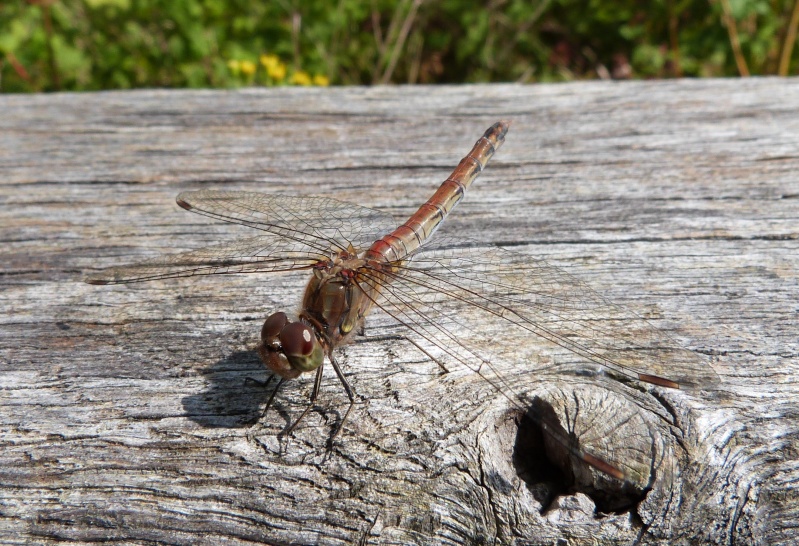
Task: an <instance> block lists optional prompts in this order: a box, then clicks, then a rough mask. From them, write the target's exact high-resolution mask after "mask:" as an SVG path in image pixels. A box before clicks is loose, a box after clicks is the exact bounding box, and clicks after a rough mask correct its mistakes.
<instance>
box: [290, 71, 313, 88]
mask: <svg viewBox="0 0 799 546" xmlns="http://www.w3.org/2000/svg"><path fill="white" fill-rule="evenodd" d="M291 83H293V84H294V85H311V77H310V76H309V75H308V73H307V72H304V71H302V70H298V71H297V72H295V73H294V74H292V75H291Z"/></svg>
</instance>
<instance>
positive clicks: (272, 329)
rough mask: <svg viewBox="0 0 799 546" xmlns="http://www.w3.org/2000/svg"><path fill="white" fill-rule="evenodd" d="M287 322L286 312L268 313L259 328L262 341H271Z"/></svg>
mask: <svg viewBox="0 0 799 546" xmlns="http://www.w3.org/2000/svg"><path fill="white" fill-rule="evenodd" d="M288 322H289V318H288V317H287V316H286V313H284V312H282V311H280V312H278V313H273V314H271V315H269V317H267V319H266V320H265V321H264V325H263V327H262V328H261V340H263V342H264V343H272V341H273V340H275V339H277V337H278V336H279V335H280V332H282V331H283V328H285V326H286V324H288Z"/></svg>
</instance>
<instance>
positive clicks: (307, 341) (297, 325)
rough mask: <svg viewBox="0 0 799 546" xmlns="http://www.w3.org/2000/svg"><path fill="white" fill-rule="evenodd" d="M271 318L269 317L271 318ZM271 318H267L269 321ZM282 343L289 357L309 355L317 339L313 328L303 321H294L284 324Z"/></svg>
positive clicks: (281, 336)
mask: <svg viewBox="0 0 799 546" xmlns="http://www.w3.org/2000/svg"><path fill="white" fill-rule="evenodd" d="M275 314H277V313H275ZM272 316H274V315H272ZM284 316H285V315H284ZM271 318H272V317H269V319H271ZM269 319H267V322H269ZM264 329H266V324H264ZM280 345H281V347H283V352H284V353H285V354H286V356H288V357H289V358H291V357H292V356H308V355H310V354H311V353H312V352H313V351H314V349H315V347H316V339H315V338H314V335H313V332H311V329H310V328H308V327H307V326H306V325H304V324H303V323H302V322H292V323H291V324H289V325H287V326H284V327H283V329H282V330H281V331H280Z"/></svg>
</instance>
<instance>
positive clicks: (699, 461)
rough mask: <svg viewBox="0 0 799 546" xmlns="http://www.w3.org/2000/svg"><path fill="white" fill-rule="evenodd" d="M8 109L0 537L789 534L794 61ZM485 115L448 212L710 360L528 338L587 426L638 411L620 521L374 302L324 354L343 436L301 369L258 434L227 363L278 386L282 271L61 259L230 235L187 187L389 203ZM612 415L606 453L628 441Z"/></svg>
mask: <svg viewBox="0 0 799 546" xmlns="http://www.w3.org/2000/svg"><path fill="white" fill-rule="evenodd" d="M0 112H2V115H0V199H2V201H1V202H2V206H0V237H2V241H3V247H2V250H0V252H1V253H2V255H1V258H2V264H3V265H2V269H1V270H2V280H0V283H2V284H1V285H0V287H1V289H0V306H2V307H1V308H2V314H1V316H2V328H0V408H2V411H0V419H2V422H3V426H2V429H1V430H2V438H3V446H4V449H3V451H2V454H1V455H0V462H2V466H0V468H2V470H0V476H2V478H1V479H2V481H1V482H0V506H2V509H0V537H2V539H3V542H8V543H13V542H17V543H24V542H26V541H33V542H44V543H47V542H61V541H68V540H74V541H82V542H87V541H90V540H99V539H105V540H109V539H110V540H117V541H121V542H124V541H128V542H145V541H152V542H156V543H161V542H163V543H166V542H169V543H197V542H206V543H214V542H219V541H222V540H227V541H229V542H232V543H251V542H269V543H286V542H294V543H316V542H318V543H324V544H337V543H352V542H356V541H358V542H361V543H398V544H400V543H403V544H404V543H420V544H426V543H432V542H441V543H464V542H473V543H474V542H491V541H496V542H498V543H503V544H504V543H513V542H529V543H555V542H557V541H558V540H568V541H569V542H570V543H575V544H583V543H586V544H587V543H594V542H595V541H600V542H618V543H631V542H633V541H635V540H640V541H641V542H644V543H654V544H657V543H663V544H670V543H673V542H684V543H688V542H692V541H705V542H710V543H724V544H728V543H737V544H741V543H744V544H746V543H768V544H773V543H779V542H783V543H792V542H795V541H796V540H797V537H796V531H795V521H796V520H797V518H798V517H799V514H797V507H798V506H799V505H798V504H797V494H796V490H797V487H796V483H797V470H796V462H795V461H796V458H797V445H799V444H798V443H797V434H796V430H797V411H796V409H795V408H796V405H797V387H796V383H797V381H796V377H797V376H796V373H797V365H798V364H799V358H797V353H798V352H799V343H797V336H796V326H797V322H798V321H797V304H796V302H797V296H798V295H799V285H798V284H797V269H798V268H799V252H797V242H796V240H797V235H798V234H799V229H798V228H797V225H799V224H798V223H797V220H798V217H799V208H798V207H797V197H799V181H797V175H796V173H797V171H798V170H799V169H797V167H799V153H797V144H799V113H797V112H799V83H797V82H796V81H795V80H777V79H759V80H723V81H722V80H702V81H671V82H634V83H624V84H618V83H616V84H611V83H599V82H597V83H576V84H569V85H541V86H515V85H492V86H457V87H426V88H417V87H412V88H402V87H399V88H398V87H377V88H344V89H335V88H333V89H270V90H244V91H237V92H216V91H177V92H175V91H137V92H125V93H117V92H114V93H96V94H55V95H29V96H13V95H7V96H0ZM500 118H512V119H513V122H514V124H513V126H512V128H511V131H510V133H509V135H508V137H507V141H506V144H505V146H504V147H503V148H502V150H501V151H500V152H499V153H498V154H497V156H496V157H495V158H494V159H493V160H492V163H491V164H490V165H489V167H488V169H487V171H486V173H485V174H484V175H483V176H482V178H481V179H479V180H478V181H477V182H476V184H475V185H474V186H473V187H472V188H471V189H470V191H469V194H468V195H467V197H466V199H465V200H464V202H463V203H462V204H461V205H460V206H459V208H458V209H457V210H456V211H455V213H454V214H453V216H452V217H451V218H449V219H448V220H447V222H446V223H445V225H444V227H442V228H441V230H440V231H441V233H449V234H456V235H459V236H461V235H462V236H465V237H470V238H473V239H478V240H480V241H483V242H486V243H498V244H502V245H506V246H509V247H513V249H514V250H516V251H519V252H523V253H528V254H530V255H533V256H536V257H544V258H546V259H547V260H549V261H550V262H551V263H553V264H556V265H559V266H562V267H564V268H566V269H567V270H568V271H570V272H572V273H573V274H575V275H577V276H578V277H580V278H581V279H583V280H584V281H586V282H587V283H588V284H589V285H591V286H592V287H594V288H595V289H596V290H597V291H599V292H601V293H603V294H604V295H606V296H608V297H609V298H610V299H612V300H614V301H616V302H617V303H620V304H622V305H624V306H627V307H630V308H631V309H633V310H634V311H636V312H637V313H639V314H640V315H643V316H645V317H647V318H648V319H650V320H652V321H653V322H654V323H655V324H656V325H657V326H658V327H661V328H663V329H665V330H667V331H669V332H670V333H671V334H672V335H674V336H675V337H676V338H678V339H679V340H680V341H681V342H683V343H684V344H685V345H686V346H687V347H689V348H691V349H694V350H696V351H699V352H700V353H704V354H711V355H713V366H714V368H715V370H716V372H717V373H718V375H719V377H720V379H721V383H720V384H718V385H716V386H713V387H710V388H707V389H705V390H703V391H700V392H696V391H693V392H675V391H669V390H665V389H659V390H654V391H649V390H638V389H635V388H630V387H629V386H625V385H622V384H620V383H618V382H616V381H613V380H610V379H608V378H602V377H599V378H595V377H579V378H575V377H574V376H572V375H569V374H558V373H554V372H552V370H551V369H550V368H549V367H548V366H547V364H548V363H549V361H550V359H554V361H555V362H556V363H561V362H562V359H563V358H565V357H564V355H562V354H560V353H558V352H553V351H552V350H551V349H550V348H547V347H545V346H542V345H541V344H540V343H539V342H537V341H535V340H525V341H524V343H523V345H522V346H521V347H520V351H521V352H522V353H523V354H524V355H526V358H527V360H528V362H527V364H528V365H529V368H524V367H522V368H520V369H519V370H517V373H516V374H515V375H513V378H514V379H515V380H518V381H527V382H528V383H529V384H530V387H529V388H530V391H531V392H532V393H534V394H537V395H540V396H542V397H544V396H546V397H547V399H548V400H549V401H550V402H552V403H553V404H557V402H558V400H564V401H565V402H571V403H574V402H575V401H576V402H578V403H579V404H581V406H580V412H579V413H578V415H577V417H576V419H577V421H576V426H578V427H580V426H586V427H587V426H589V425H591V426H593V427H596V426H598V424H600V423H601V422H612V421H613V419H617V418H619V416H620V415H623V412H625V411H626V412H627V413H626V414H624V415H626V416H627V424H626V426H627V427H628V428H629V430H632V431H638V433H639V435H642V434H643V435H646V434H644V433H647V431H649V430H652V431H654V432H653V433H652V434H653V436H652V439H651V442H650V445H651V446H653V447H652V449H655V450H656V451H657V453H656V459H657V461H656V462H655V463H653V468H654V471H655V477H656V479H655V481H654V485H653V488H652V490H651V491H649V492H648V494H647V495H646V498H645V499H644V500H643V501H641V502H640V503H638V504H637V505H635V506H633V507H630V508H627V509H623V510H620V511H619V512H618V513H613V514H610V515H602V516H601V517H597V516H596V515H595V513H594V510H595V504H594V500H592V499H591V498H589V497H588V496H586V495H585V494H583V493H577V494H573V495H572V494H568V492H561V494H559V495H558V494H557V490H556V489H553V487H554V485H555V484H556V483H557V482H558V479H557V478H555V477H552V476H550V474H551V472H552V471H551V467H549V466H547V465H546V464H545V463H543V462H542V459H541V457H540V455H539V456H538V457H537V458H536V457H533V458H532V459H528V458H525V457H524V456H523V455H526V456H530V457H532V456H533V455H535V453H530V451H536V450H538V451H540V450H541V447H540V445H538V444H536V443H535V442H533V443H532V444H530V443H525V440H524V438H526V436H524V435H523V434H522V435H520V434H519V430H521V431H522V432H524V431H527V430H528V429H527V426H526V425H524V426H522V427H521V428H520V427H519V426H517V423H516V421H515V419H516V417H518V411H517V410H515V409H514V407H513V406H512V405H511V404H510V403H509V401H508V400H507V399H505V398H503V397H502V396H499V395H497V393H496V392H495V391H494V390H493V389H492V388H491V386H490V385H487V384H486V383H485V382H483V381H482V380H480V378H476V377H474V376H473V375H469V374H467V373H465V372H464V371H462V370H453V371H452V373H450V374H447V375H443V376H442V375H441V374H440V371H439V369H438V368H437V366H436V365H435V364H434V363H432V362H430V361H429V360H428V359H426V358H425V357H424V356H423V355H421V354H419V353H418V352H417V351H415V350H414V349H413V347H412V346H409V345H408V344H407V343H404V342H402V341H397V340H393V339H386V337H387V336H390V335H393V334H395V333H397V332H396V330H394V329H392V328H391V327H390V325H389V323H388V321H387V320H386V319H385V318H384V317H382V318H381V317H380V316H379V315H377V316H375V317H374V318H373V320H372V321H371V322H369V324H368V325H367V330H366V336H367V339H360V340H359V341H358V342H356V343H354V344H353V345H350V346H348V347H345V348H343V349H342V350H341V351H340V360H341V361H342V364H343V365H344V367H345V373H346V374H347V377H348V379H349V381H350V382H351V383H352V385H353V387H354V388H355V390H356V391H357V393H358V394H359V395H360V397H361V398H360V400H359V403H358V405H357V406H356V409H355V410H354V411H353V414H352V415H351V416H350V419H349V420H348V422H347V424H346V425H345V429H344V431H343V433H342V434H341V435H340V436H339V437H338V438H336V440H335V441H334V442H333V444H332V448H330V449H328V446H327V441H328V437H329V434H330V431H331V430H333V429H334V427H335V425H336V423H337V420H338V419H340V417H341V415H342V413H343V411H344V410H345V409H346V406H347V403H346V400H347V399H346V396H345V394H344V392H343V390H342V389H341V387H340V385H339V384H338V382H337V380H336V378H335V376H334V374H332V373H329V374H326V376H325V378H324V381H323V391H322V395H321V397H320V403H319V404H318V408H317V409H315V410H314V411H313V412H311V414H310V415H309V417H308V418H307V419H306V420H305V421H303V422H302V424H301V425H300V427H298V430H297V431H295V433H294V434H293V435H292V436H290V437H283V438H279V437H278V436H277V434H278V433H279V432H280V431H282V430H284V429H285V427H287V426H288V425H289V424H290V423H291V422H292V421H293V419H294V418H295V417H296V416H297V415H298V414H299V413H300V412H301V411H302V409H303V408H304V406H305V403H306V399H307V396H308V393H309V392H310V388H311V384H312V381H311V380H310V379H306V378H302V379H299V380H297V381H295V382H294V383H293V384H291V385H288V386H286V387H285V388H284V389H283V390H281V392H280V394H279V395H278V397H277V402H276V406H275V409H274V411H273V412H270V414H269V415H267V417H266V418H265V419H263V420H262V421H260V422H258V423H257V424H255V425H251V424H250V421H251V420H252V419H253V418H254V417H257V415H259V413H260V411H261V410H262V408H263V405H264V403H265V402H266V399H267V398H268V395H269V391H266V390H264V389H261V388H259V387H258V386H257V385H255V384H253V383H250V382H247V381H246V378H248V377H251V378H255V379H258V380H262V379H265V378H266V372H265V370H264V368H263V365H262V364H260V362H259V361H258V359H257V356H256V355H255V354H254V353H253V352H252V348H253V347H254V345H255V343H256V341H257V335H258V331H259V329H260V325H261V322H262V320H263V319H264V317H265V316H266V315H267V314H269V313H271V312H272V311H275V310H278V309H286V308H288V309H291V308H293V307H294V306H296V305H297V304H298V302H299V299H300V296H301V293H302V289H303V286H304V277H303V276H301V275H294V274H291V275H285V276H275V275H272V276H225V277H209V278H197V279H190V280H183V281H161V282H154V283H149V284H141V285H134V286H130V287H124V286H122V287H97V286H89V285H85V284H83V283H81V282H80V279H81V277H82V275H83V274H84V273H85V272H87V271H92V270H95V269H97V268H100V267H106V266H111V265H119V264H122V263H129V262H132V261H136V260H138V259H141V258H144V257H149V256H154V255H158V254H160V253H162V252H169V251H173V250H183V249H191V248H196V247H200V246H203V245H205V244H209V243H213V242H217V241H218V240H226V239H231V238H233V237H235V236H237V235H246V234H248V233H247V230H244V229H243V228H240V227H236V226H228V225H219V224H216V223H214V222H211V221H207V220H206V219H204V218H202V217H199V216H194V215H191V214H188V213H185V212H184V211H181V210H180V209H179V208H178V207H177V206H176V205H174V197H175V195H177V193H179V192H180V191H184V190H191V189H199V188H219V189H242V190H251V191H264V192H270V193H275V192H280V193H287V194H291V195H305V194H308V195H310V194H320V195H328V196H334V197H337V198H339V199H343V200H347V201H353V202H356V203H360V204H364V205H368V206H371V207H374V208H379V209H383V210H386V211H387V212H389V213H391V214H392V215H395V216H396V217H397V219H398V221H399V220H401V219H403V217H405V216H407V215H409V214H410V213H411V212H412V211H413V210H415V207H416V206H418V205H419V204H420V203H421V202H422V201H424V200H425V199H426V198H427V197H428V196H429V195H430V194H431V193H432V192H433V191H434V190H435V188H436V187H437V185H438V183H439V182H440V181H441V180H443V179H444V178H445V177H446V175H447V174H449V172H450V171H451V169H452V168H453V167H454V166H455V165H456V164H457V162H458V160H459V159H460V158H461V157H462V156H463V154H464V153H466V152H467V151H468V149H469V147H470V146H471V144H472V143H473V142H474V140H476V139H477V137H478V136H479V135H480V134H481V133H482V131H483V130H485V128H486V127H488V126H489V125H490V124H491V123H493V122H494V121H496V120H497V119H500ZM370 336H372V337H375V336H377V337H378V339H372V340H369V339H368V338H369V337H370ZM380 336H382V337H380ZM588 404H596V405H597V408H598V409H595V410H594V413H593V415H592V412H591V411H590V409H589V408H590V406H588ZM600 411H601V412H603V413H599V412H600ZM611 412H616V413H611ZM597 414H599V417H597V416H596V415H597ZM614 434H615V436H614ZM620 434H621V432H618V431H617V432H615V433H614V432H613V430H611V432H610V433H608V435H607V436H605V435H604V433H603V434H601V436H602V437H601V438H600V440H604V441H605V443H606V445H605V446H604V447H603V449H606V450H620V449H622V448H630V447H631V446H632V447H635V446H636V445H638V444H637V443H635V442H628V443H629V445H620V443H623V440H620V439H619V435H620ZM514 454H515V456H514ZM631 456H632V457H635V456H636V455H631ZM651 456H652V455H651V454H647V453H644V454H641V453H639V454H638V457H639V458H640V459H641V460H642V461H644V462H646V461H647V460H648V459H647V457H650V458H651ZM547 469H550V470H547ZM523 477H524V478H526V479H527V481H525V480H524V479H523ZM597 483H598V484H599V486H600V487H603V488H605V490H606V493H607V494H606V495H605V498H604V499H603V498H602V497H601V495H599V494H594V497H595V498H597V499H599V501H598V502H602V501H603V500H604V501H607V500H608V498H610V500H613V499H614V498H617V497H618V495H619V492H618V490H615V489H614V485H613V483H612V482H603V481H602V480H601V477H600V478H599V481H598V482H597Z"/></svg>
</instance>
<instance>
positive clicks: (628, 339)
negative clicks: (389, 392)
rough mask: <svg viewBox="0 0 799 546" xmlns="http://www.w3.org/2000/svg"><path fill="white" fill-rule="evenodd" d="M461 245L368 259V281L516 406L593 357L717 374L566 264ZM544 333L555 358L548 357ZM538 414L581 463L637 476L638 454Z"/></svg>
mask: <svg viewBox="0 0 799 546" xmlns="http://www.w3.org/2000/svg"><path fill="white" fill-rule="evenodd" d="M456 243H457V244H458V245H459V246H454V245H455V244H456ZM463 244H464V243H463V241H462V240H458V241H455V240H452V239H446V238H441V239H439V241H438V242H437V243H436V244H435V245H428V246H426V247H422V249H421V250H420V251H419V252H418V253H417V254H416V255H414V256H413V257H412V261H411V262H410V263H405V264H400V265H398V269H397V270H396V271H395V273H393V274H392V273H389V274H388V275H387V274H386V272H385V269H383V270H375V271H369V270H368V268H364V270H363V271H362V273H363V275H362V278H363V280H362V281H361V282H362V283H364V284H366V285H368V286H370V287H372V288H374V289H375V291H376V293H377V296H376V297H375V304H376V305H377V306H378V307H379V308H381V309H382V310H384V311H385V312H386V313H388V314H389V315H390V316H392V317H394V318H395V319H396V320H398V321H399V322H401V323H402V324H403V325H404V326H405V328H407V330H408V332H409V339H410V340H411V341H412V343H413V344H414V345H416V346H417V347H418V348H419V349H420V350H422V351H423V352H424V353H425V354H427V355H428V356H429V357H431V358H433V359H435V360H436V361H438V362H439V363H441V364H442V365H443V366H444V367H445V368H447V369H449V370H452V371H454V370H458V369H466V370H469V371H471V372H473V373H474V374H476V375H478V376H480V377H482V378H483V379H484V380H486V381H487V382H488V383H489V384H491V385H492V386H493V387H494V388H495V389H497V390H498V391H499V392H500V393H501V394H502V395H503V396H505V397H506V398H507V399H508V400H509V401H510V402H511V403H512V404H513V405H514V406H516V407H518V408H520V409H522V410H524V411H527V410H528V408H530V407H531V404H533V400H531V399H530V393H531V392H535V390H536V387H537V386H538V385H537V384H538V383H539V382H548V381H552V380H555V381H557V380H558V379H560V380H561V381H562V379H563V374H564V373H566V374H570V375H571V376H572V379H575V378H574V375H575V374H579V373H580V372H581V371H582V369H584V367H585V366H586V365H587V366H589V367H591V368H594V371H598V372H601V373H605V374H607V375H610V376H616V377H617V378H619V379H621V380H623V381H628V380H632V381H641V382H645V383H651V384H655V385H661V386H666V387H671V388H701V387H708V386H711V385H713V384H714V383H717V382H718V377H717V375H716V373H715V372H714V371H713V369H712V367H711V366H710V362H709V359H708V358H707V357H705V356H704V355H700V354H697V353H694V352H692V351H689V350H687V349H685V348H684V347H682V346H680V344H679V343H677V342H676V341H675V340H674V339H672V338H671V337H670V336H669V335H668V334H667V333H666V332H664V331H662V330H660V329H658V328H655V327H654V326H653V325H652V324H650V323H649V322H647V321H646V320H644V319H642V318H641V317H639V316H637V315H636V314H635V313H633V312H631V311H629V310H627V309H624V308H623V307H621V306H618V305H615V304H613V303H611V302H610V301H608V300H607V299H606V298H604V297H602V296H600V295H599V294H598V293H597V292H595V291H594V290H592V289H591V288H590V287H589V286H588V285H587V284H586V283H584V282H582V281H580V280H579V279H577V278H575V277H574V276H572V275H570V274H569V273H567V272H566V271H564V270H562V269H560V268H558V267H555V266H552V265H550V264H549V263H547V262H546V261H544V260H541V259H536V258H533V257H531V256H528V255H524V254H520V253H516V252H512V251H509V250H505V249H501V248H495V247H485V246H482V247H481V246H479V245H478V244H476V243H474V244H471V246H463ZM468 244H470V243H467V245H468ZM531 338H532V339H534V340H536V341H538V342H539V343H531V342H530V340H531ZM542 342H543V343H544V344H546V345H548V346H549V347H550V348H551V351H550V354H551V357H550V358H542V357H541V343H542ZM534 418H535V420H536V422H538V424H539V425H540V426H541V427H542V429H543V430H545V431H546V432H547V433H548V434H549V436H550V437H551V438H552V439H554V440H556V441H557V442H558V443H560V444H561V445H562V446H564V447H566V448H567V449H568V450H569V451H570V452H571V453H572V454H574V455H575V456H577V457H578V458H580V459H582V460H583V461H584V462H586V463H588V464H589V465H591V466H593V467H594V468H596V469H598V470H600V471H602V472H604V473H605V474H608V475H611V476H614V477H616V478H618V479H622V480H628V479H629V478H631V477H632V475H633V473H630V470H629V469H630V468H633V467H632V466H631V465H632V463H631V462H630V461H627V460H625V459H623V458H622V459H617V457H616V453H618V451H617V450H611V451H609V452H608V454H607V456H609V457H610V458H609V459H605V458H602V457H596V456H594V455H593V454H591V453H589V452H587V451H585V450H583V449H582V448H581V447H580V445H579V442H576V441H575V439H573V438H571V437H570V436H569V435H568V434H567V433H566V432H563V431H560V430H559V427H558V426H556V425H553V424H552V423H550V422H549V421H548V420H547V419H546V418H544V416H541V415H539V416H537V417H535V416H534Z"/></svg>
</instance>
